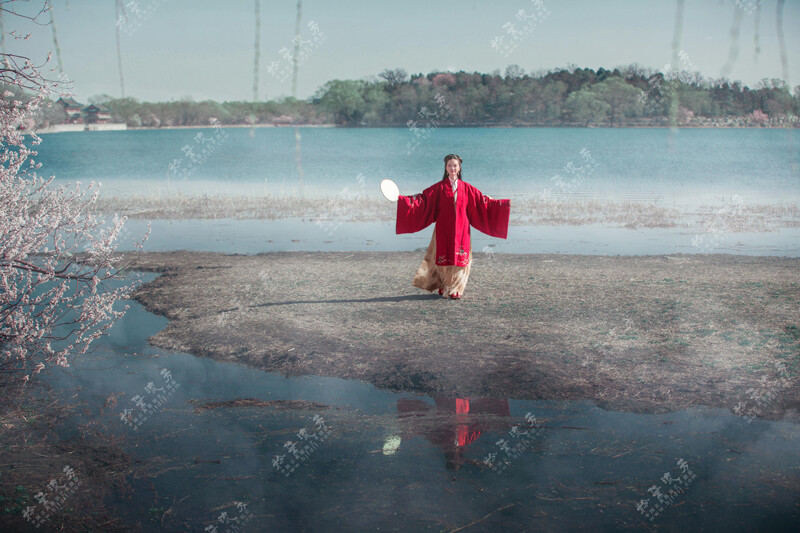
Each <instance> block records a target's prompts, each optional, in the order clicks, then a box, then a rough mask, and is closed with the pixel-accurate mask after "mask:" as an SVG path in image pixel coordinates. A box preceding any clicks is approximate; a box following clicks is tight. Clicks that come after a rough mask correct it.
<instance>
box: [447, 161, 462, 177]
mask: <svg viewBox="0 0 800 533" xmlns="http://www.w3.org/2000/svg"><path fill="white" fill-rule="evenodd" d="M445 168H446V169H447V174H448V175H449V176H450V179H455V178H457V177H458V173H459V171H460V170H461V164H460V163H459V162H458V159H451V160H449V161H448V162H447V165H445Z"/></svg>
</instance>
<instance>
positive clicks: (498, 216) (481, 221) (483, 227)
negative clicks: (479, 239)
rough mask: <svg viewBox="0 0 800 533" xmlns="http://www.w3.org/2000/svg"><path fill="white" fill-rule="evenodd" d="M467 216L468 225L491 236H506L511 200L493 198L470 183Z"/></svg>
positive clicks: (502, 237)
mask: <svg viewBox="0 0 800 533" xmlns="http://www.w3.org/2000/svg"><path fill="white" fill-rule="evenodd" d="M465 189H466V190H467V194H469V198H468V200H469V201H468V203H467V218H468V219H469V224H470V226H472V227H474V228H475V229H477V230H478V231H481V232H483V233H485V234H487V235H491V236H492V237H499V238H501V239H505V238H506V237H507V236H508V219H509V218H510V216H511V200H495V199H493V198H489V197H488V196H486V195H485V194H483V193H482V192H481V191H479V190H478V189H476V188H475V187H473V186H472V185H470V186H469V187H465Z"/></svg>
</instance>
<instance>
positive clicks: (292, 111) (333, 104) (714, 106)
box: [41, 65, 800, 128]
mask: <svg viewBox="0 0 800 533" xmlns="http://www.w3.org/2000/svg"><path fill="white" fill-rule="evenodd" d="M90 103H100V104H105V105H106V106H107V107H109V108H110V109H111V111H112V116H113V120H114V121H115V122H125V123H127V124H128V126H129V127H151V128H158V127H175V126H207V125H209V124H210V123H219V124H223V125H255V124H274V125H288V124H336V125H342V126H403V127H409V128H425V127H438V126H491V125H518V126H526V125H527V126H634V125H675V124H682V125H708V126H758V125H771V126H795V127H797V126H800V122H798V116H800V86H798V87H795V88H794V91H793V93H792V92H790V88H789V87H787V85H786V83H785V82H784V81H783V80H780V79H764V80H762V81H761V82H759V83H758V85H757V86H756V87H755V88H753V89H751V88H749V87H747V86H743V85H742V84H741V83H740V82H731V81H729V80H726V79H719V80H708V79H704V78H703V77H702V76H701V75H700V74H698V73H690V72H678V71H668V72H655V71H652V70H650V69H647V68H644V67H641V66H638V65H631V66H628V67H624V68H621V69H620V68H616V69H614V70H613V71H610V70H606V69H604V68H600V69H598V70H597V71H595V70H592V69H589V68H568V69H557V70H551V71H548V72H544V73H539V74H536V75H529V74H526V73H525V72H524V70H523V69H522V68H520V67H519V66H517V65H511V66H509V67H508V68H507V69H506V71H505V75H500V73H499V71H495V72H494V73H492V74H481V73H478V72H473V73H468V72H464V71H461V72H431V73H429V74H427V75H423V74H415V75H411V76H409V75H408V74H407V73H406V72H405V71H404V70H402V69H387V70H384V71H383V72H381V73H380V74H379V75H378V76H376V77H373V78H372V79H362V80H331V81H329V82H327V83H326V84H325V85H323V86H322V87H320V88H319V89H318V90H317V92H316V93H315V94H314V96H313V97H311V98H309V99H307V100H297V99H293V98H282V99H278V100H271V101H263V102H245V101H238V102H215V101H210V100H207V101H200V102H196V101H193V100H192V99H191V98H184V99H181V100H179V101H171V102H157V103H151V102H140V101H139V100H137V99H135V98H112V97H109V96H107V95H99V96H96V97H93V98H91V99H90ZM59 111H60V110H59V109H58V108H57V107H55V108H51V110H50V111H49V113H48V114H47V115H46V116H43V117H41V120H42V122H43V123H44V122H46V123H47V124H58V123H60V122H63V120H62V118H63V117H62V116H61V115H60V114H59Z"/></svg>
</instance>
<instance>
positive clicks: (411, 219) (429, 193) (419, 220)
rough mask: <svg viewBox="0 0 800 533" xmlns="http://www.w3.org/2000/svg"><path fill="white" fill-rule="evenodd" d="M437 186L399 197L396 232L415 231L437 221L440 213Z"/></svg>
mask: <svg viewBox="0 0 800 533" xmlns="http://www.w3.org/2000/svg"><path fill="white" fill-rule="evenodd" d="M436 191H437V188H436V186H433V187H428V188H427V189H425V190H424V191H422V193H420V194H416V195H414V196H403V195H400V197H399V198H398V199H397V227H396V230H395V232H396V233H415V232H417V231H420V230H423V229H425V228H427V227H428V226H430V225H431V224H433V223H434V222H436V218H437V216H438V214H439V202H437V201H436V200H437V194H436Z"/></svg>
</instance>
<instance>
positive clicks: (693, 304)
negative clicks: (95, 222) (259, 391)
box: [126, 252, 800, 421]
mask: <svg viewBox="0 0 800 533" xmlns="http://www.w3.org/2000/svg"><path fill="white" fill-rule="evenodd" d="M421 259H422V254H421V253H414V252H386V253H367V252H356V253H352V252H343V253H300V252H297V253H270V254H262V255H222V254H214V253H189V252H169V253H143V254H140V255H138V256H136V255H130V256H128V257H127V258H126V260H128V261H130V262H131V268H134V269H139V270H144V271H154V272H160V273H162V274H163V275H161V276H159V277H158V278H157V279H155V280H154V281H152V282H150V283H148V284H146V285H143V286H142V287H141V288H140V289H139V290H138V292H137V293H136V296H135V297H136V299H137V300H139V301H140V302H142V303H143V304H144V305H145V307H146V308H147V309H148V310H150V311H153V312H156V313H159V314H162V315H164V316H166V317H167V318H169V320H170V322H169V325H168V326H167V327H166V328H165V329H164V330H163V331H161V332H159V333H158V334H156V335H155V336H153V337H152V338H151V339H150V341H151V342H152V343H153V344H154V345H157V346H160V347H163V348H166V349H169V350H176V351H186V352H190V353H192V354H195V355H197V356H201V357H210V358H214V359H218V360H222V361H231V362H238V363H243V364H246V365H250V366H252V367H256V368H261V369H265V370H268V371H274V372H281V373H285V374H289V375H302V374H312V375H322V376H335V377H341V378H347V379H357V380H364V381H368V382H370V383H373V384H374V385H376V386H378V387H382V388H387V389H392V390H408V391H416V392H421V393H426V394H432V395H445V396H461V395H465V396H466V395H469V396H482V397H490V396H494V397H509V398H516V399H584V398H588V399H593V400H595V401H597V402H598V404H600V405H601V406H603V407H605V408H609V409H618V410H628V411H635V412H666V411H672V410H679V409H683V408H686V407H688V406H692V405H704V406H709V407H719V408H724V409H729V410H735V411H736V412H739V414H744V413H749V414H750V415H751V416H758V417H763V418H768V419H788V420H794V421H800V417H798V409H799V408H800V399H798V398H800V394H799V393H800V378H798V375H800V329H798V326H800V324H798V321H799V320H798V319H799V318H800V313H798V310H799V309H800V259H796V258H777V257H746V256H727V255H705V256H699V255H698V256H643V257H602V256H579V255H566V256H565V255H500V254H496V255H494V256H487V257H486V258H483V259H482V260H480V261H479V262H477V263H476V264H475V265H474V267H473V273H472V275H471V278H470V281H469V284H468V286H467V290H466V294H465V296H464V298H463V299H462V300H460V301H450V300H445V299H442V298H440V297H438V296H437V295H431V294H428V293H426V292H424V291H420V290H419V289H415V288H413V287H412V286H411V278H412V276H413V273H414V271H415V270H416V268H417V266H418V265H419V262H420V261H421Z"/></svg>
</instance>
